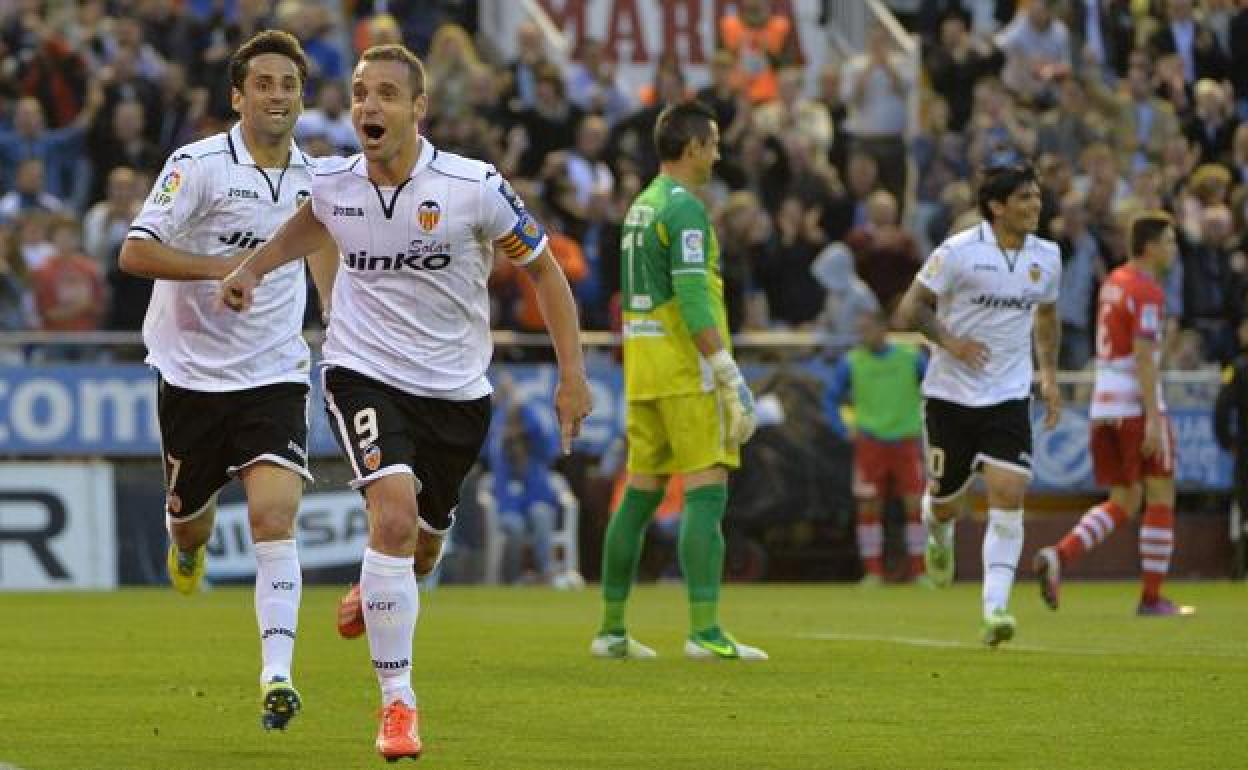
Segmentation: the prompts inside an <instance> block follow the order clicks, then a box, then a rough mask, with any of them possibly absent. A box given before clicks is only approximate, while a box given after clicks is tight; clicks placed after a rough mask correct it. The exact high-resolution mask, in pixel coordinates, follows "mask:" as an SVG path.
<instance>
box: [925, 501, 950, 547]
mask: <svg viewBox="0 0 1248 770" xmlns="http://www.w3.org/2000/svg"><path fill="white" fill-rule="evenodd" d="M919 505H920V506H921V508H922V510H923V514H922V518H923V524H924V525H926V526H927V534H928V535H930V536H931V538H932V539H933V540H935V541H936V542H937V543H940V544H941V545H945V546H948V545H953V525H954V523H955V522H957V520H958V517H956V516H951V517H950V518H949V520H948V521H941V520H940V519H938V518H936V514H935V513H934V512H933V511H932V496H931V495H929V494H928V493H927V492H924V493H923V499H922V501H921V502H920V503H919Z"/></svg>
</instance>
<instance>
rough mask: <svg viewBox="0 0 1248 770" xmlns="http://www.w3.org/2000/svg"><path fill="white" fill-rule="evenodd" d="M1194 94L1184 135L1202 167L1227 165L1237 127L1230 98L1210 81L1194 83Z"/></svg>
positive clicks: (1221, 87)
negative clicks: (1195, 149)
mask: <svg viewBox="0 0 1248 770" xmlns="http://www.w3.org/2000/svg"><path fill="white" fill-rule="evenodd" d="M1194 91H1195V102H1196V108H1195V109H1194V110H1193V111H1192V114H1191V116H1190V117H1188V119H1187V120H1186V121H1184V124H1183V135H1184V136H1186V137H1187V138H1188V141H1190V142H1191V143H1192V144H1193V145H1195V146H1196V148H1197V149H1198V150H1199V152H1200V160H1201V162H1202V163H1223V162H1226V161H1228V160H1229V159H1230V155H1231V142H1232V140H1233V139H1234V137H1235V129H1236V128H1238V127H1239V120H1238V119H1236V117H1235V107H1234V105H1233V104H1232V103H1231V98H1230V95H1229V94H1228V93H1227V92H1226V89H1225V88H1224V87H1223V86H1222V84H1221V83H1218V82H1215V81H1213V80H1209V79H1203V80H1199V81H1197V83H1196V87H1195V89H1194Z"/></svg>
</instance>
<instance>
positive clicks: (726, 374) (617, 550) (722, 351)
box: [590, 102, 767, 660]
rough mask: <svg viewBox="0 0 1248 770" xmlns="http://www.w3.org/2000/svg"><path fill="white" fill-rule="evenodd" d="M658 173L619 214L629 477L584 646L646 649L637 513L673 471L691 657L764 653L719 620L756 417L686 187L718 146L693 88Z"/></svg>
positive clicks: (702, 222)
mask: <svg viewBox="0 0 1248 770" xmlns="http://www.w3.org/2000/svg"><path fill="white" fill-rule="evenodd" d="M654 141H655V145H656V149H657V150H658V155H659V160H660V173H659V175H658V176H657V177H655V179H654V181H653V182H651V183H650V185H649V186H648V187H647V188H646V189H645V190H643V191H642V192H641V194H640V195H638V196H637V199H636V200H634V201H633V205H632V206H631V207H630V208H629V210H628V214H627V215H626V216H625V219H624V228H623V234H622V246H621V249H622V262H623V265H622V278H623V283H622V308H623V313H624V318H623V321H624V388H625V395H626V398H627V400H628V408H627V417H626V433H627V436H628V472H629V477H628V486H627V489H626V490H625V492H624V498H623V500H622V501H621V503H620V507H619V508H618V509H617V510H616V512H615V515H614V516H612V517H611V523H610V525H609V526H608V527H607V534H606V542H605V543H604V546H603V558H602V597H603V614H602V625H601V627H600V628H599V631H598V635H597V636H596V637H595V638H594V640H593V642H592V644H591V645H590V652H591V653H592V654H593V655H595V656H597V657H603V658H653V657H655V653H654V650H652V649H650V648H649V647H647V646H645V645H643V644H641V643H640V642H638V641H636V640H635V639H633V638H631V637H630V636H629V635H628V632H627V630H626V626H625V623H624V610H625V605H626V603H627V601H628V594H629V590H630V588H631V587H632V584H633V580H634V578H635V576H636V573H637V562H638V559H639V558H640V556H641V546H642V541H643V537H644V535H645V531H646V527H647V526H648V525H649V524H650V520H651V518H653V516H654V512H655V509H656V508H657V507H658V505H659V503H660V501H662V499H663V490H664V487H666V485H667V480H668V477H669V476H671V475H673V474H680V475H682V476H683V480H684V485H685V507H684V512H683V516H682V520H681V526H680V541H679V546H678V549H679V553H680V566H681V572H683V573H684V576H685V583H686V584H687V586H688V592H689V614H690V634H689V637H688V639H687V641H686V642H685V654H686V655H687V656H689V657H691V658H695V659H718V658H729V659H738V660H765V659H766V658H767V654H766V653H764V652H763V651H762V650H759V649H757V648H755V647H750V646H748V645H745V644H741V643H739V642H737V641H736V640H735V639H733V637H732V636H731V635H730V634H728V633H727V632H725V631H724V630H723V629H722V628H721V627H720V625H719V584H720V579H721V577H722V575H723V570H724V536H723V533H722V531H721V529H720V521H721V520H722V519H723V516H724V507H725V505H726V503H727V499H728V489H727V486H726V483H727V479H728V470H729V469H731V468H736V467H737V466H738V465H739V464H740V459H739V458H740V445H741V444H743V443H745V441H746V440H748V439H749V437H750V434H752V433H753V431H754V426H755V417H754V398H753V396H752V395H751V394H750V389H749V387H748V386H747V385H746V383H745V379H744V378H743V377H742V376H741V371H740V370H739V369H738V368H737V364H736V362H735V361H733V358H732V351H731V348H730V347H729V345H730V338H729V336H728V323H727V316H726V314H725V311H724V298H723V278H722V276H721V274H720V265H719V243H718V241H717V240H716V238H715V232H714V231H713V230H712V229H711V226H710V222H709V220H708V219H707V215H706V209H705V207H704V206H703V205H702V202H701V201H699V200H698V198H697V197H696V195H695V192H696V191H697V190H700V189H701V188H703V187H704V186H705V185H706V183H707V182H708V181H710V178H711V166H713V165H714V163H715V161H716V160H718V158H719V150H718V147H719V127H718V126H717V125H716V123H715V115H714V113H712V112H711V111H710V110H709V109H708V108H707V107H704V106H703V105H701V104H698V103H696V102H688V103H682V104H676V105H673V106H671V107H669V108H667V109H665V110H664V111H663V112H662V113H661V114H660V115H659V118H658V122H657V124H656V126H655V130H654Z"/></svg>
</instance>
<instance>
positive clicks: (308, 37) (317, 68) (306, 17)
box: [285, 3, 436, 95]
mask: <svg viewBox="0 0 1248 770" xmlns="http://www.w3.org/2000/svg"><path fill="white" fill-rule="evenodd" d="M285 21H286V25H285V26H286V27H288V28H289V29H290V32H291V34H293V35H294V36H295V37H297V38H299V43H300V44H301V45H302V46H303V51H304V53H306V54H307V55H308V63H309V65H310V67H309V72H308V82H307V84H306V86H307V90H308V93H309V95H310V94H311V92H312V89H313V88H315V87H316V86H317V85H320V84H321V83H326V82H330V81H341V80H342V78H343V76H344V75H346V68H345V67H344V66H343V62H342V52H341V51H339V50H338V46H337V45H335V44H334V43H333V42H331V41H330V40H329V36H330V33H331V32H333V31H334V22H333V20H332V19H331V18H330V16H329V9H328V8H327V7H325V6H324V5H322V4H320V3H299V4H297V5H296V6H295V7H294V9H293V11H291V12H290V13H288V14H287V18H286V19H285ZM435 82H436V81H435Z"/></svg>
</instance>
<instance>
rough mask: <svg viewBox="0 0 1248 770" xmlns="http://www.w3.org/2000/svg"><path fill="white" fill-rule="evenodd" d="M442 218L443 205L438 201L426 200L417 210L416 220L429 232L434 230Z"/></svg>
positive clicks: (422, 228)
mask: <svg viewBox="0 0 1248 770" xmlns="http://www.w3.org/2000/svg"><path fill="white" fill-rule="evenodd" d="M441 219H442V207H441V206H439V205H438V202H437V201H425V202H424V203H422V204H420V208H418V209H417V210H416V221H418V222H419V223H420V229H421V230H424V231H425V232H427V233H431V232H433V230H434V228H435V227H437V226H438V222H439V221H440V220H441Z"/></svg>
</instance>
